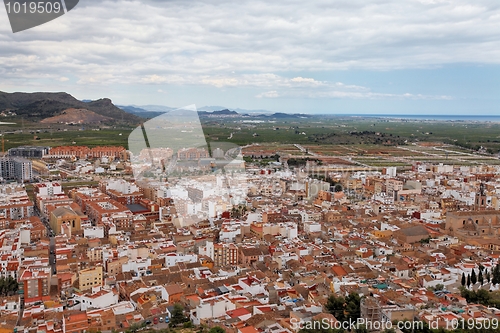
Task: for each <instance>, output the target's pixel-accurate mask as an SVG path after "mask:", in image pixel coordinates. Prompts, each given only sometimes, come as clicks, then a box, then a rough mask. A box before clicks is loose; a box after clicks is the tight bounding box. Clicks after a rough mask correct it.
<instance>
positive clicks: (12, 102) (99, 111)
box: [0, 91, 142, 124]
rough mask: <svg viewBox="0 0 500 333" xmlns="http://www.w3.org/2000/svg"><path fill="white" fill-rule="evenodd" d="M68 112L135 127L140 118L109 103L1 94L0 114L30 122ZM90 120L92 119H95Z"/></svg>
mask: <svg viewBox="0 0 500 333" xmlns="http://www.w3.org/2000/svg"><path fill="white" fill-rule="evenodd" d="M68 109H84V110H89V111H92V112H93V113H95V114H96V115H100V116H102V117H104V118H101V120H100V121H102V122H104V123H115V124H138V123H140V122H141V120H142V119H141V118H140V117H138V116H136V115H133V114H130V113H127V112H125V111H123V110H121V109H120V108H118V107H116V106H115V105H113V103H112V102H111V100H110V99H108V98H103V99H99V100H96V101H90V102H83V101H80V100H77V99H76V98H74V97H73V96H71V95H70V94H68V93H64V92H60V93H45V92H37V93H6V92H1V91H0V112H4V113H15V115H16V116H17V117H22V118H25V119H28V120H32V121H41V120H43V119H46V118H51V117H56V116H59V115H62V114H63V111H66V110H68ZM90 118H92V119H94V118H95V117H94V116H91V117H90Z"/></svg>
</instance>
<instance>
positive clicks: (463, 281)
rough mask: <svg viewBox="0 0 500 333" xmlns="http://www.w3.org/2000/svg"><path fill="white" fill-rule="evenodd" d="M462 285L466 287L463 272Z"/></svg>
mask: <svg viewBox="0 0 500 333" xmlns="http://www.w3.org/2000/svg"><path fill="white" fill-rule="evenodd" d="M462 286H463V287H465V273H462Z"/></svg>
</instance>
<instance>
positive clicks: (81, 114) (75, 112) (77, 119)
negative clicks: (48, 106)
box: [40, 108, 113, 124]
mask: <svg viewBox="0 0 500 333" xmlns="http://www.w3.org/2000/svg"><path fill="white" fill-rule="evenodd" d="M112 120H113V119H112V118H109V117H105V116H101V115H100V114H97V113H95V112H94V111H90V110H87V109H73V108H72V109H66V110H64V111H63V112H61V114H60V115H58V116H54V117H49V118H45V119H43V120H42V121H40V122H41V123H43V124H100V123H106V122H110V121H112Z"/></svg>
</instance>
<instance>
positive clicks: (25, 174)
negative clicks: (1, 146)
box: [0, 157, 33, 183]
mask: <svg viewBox="0 0 500 333" xmlns="http://www.w3.org/2000/svg"><path fill="white" fill-rule="evenodd" d="M0 176H1V177H2V178H3V179H7V180H17V181H18V182H20V183H25V182H29V181H31V178H32V177H33V165H32V163H31V161H30V160H28V159H25V158H22V157H2V158H0Z"/></svg>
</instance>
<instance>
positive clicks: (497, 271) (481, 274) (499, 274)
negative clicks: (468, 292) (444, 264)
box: [461, 264, 500, 287]
mask: <svg viewBox="0 0 500 333" xmlns="http://www.w3.org/2000/svg"><path fill="white" fill-rule="evenodd" d="M485 281H486V282H487V283H490V282H491V283H492V284H494V285H495V284H499V283H500V264H497V265H496V266H495V267H494V268H493V272H492V273H491V274H490V272H488V270H487V269H485V267H484V266H482V265H479V270H478V274H476V270H475V269H473V270H472V272H471V274H467V276H465V273H462V281H461V283H462V286H463V287H465V285H467V287H470V285H471V284H472V285H475V284H476V283H478V282H479V283H480V284H481V285H483V284H484V283H485Z"/></svg>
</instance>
